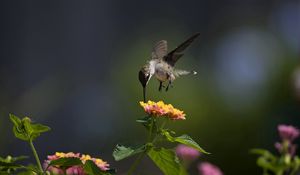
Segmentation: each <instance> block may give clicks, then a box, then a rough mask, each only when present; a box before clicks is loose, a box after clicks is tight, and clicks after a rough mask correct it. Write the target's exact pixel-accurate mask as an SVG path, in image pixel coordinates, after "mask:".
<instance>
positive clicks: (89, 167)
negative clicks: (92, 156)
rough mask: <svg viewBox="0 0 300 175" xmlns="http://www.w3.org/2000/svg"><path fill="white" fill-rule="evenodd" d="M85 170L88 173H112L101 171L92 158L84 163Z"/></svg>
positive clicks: (98, 174)
mask: <svg viewBox="0 0 300 175" xmlns="http://www.w3.org/2000/svg"><path fill="white" fill-rule="evenodd" d="M83 168H84V172H85V173H87V174H88V175H110V174H111V173H110V172H106V171H101V169H100V168H99V167H98V166H97V165H95V163H94V162H93V161H91V160H87V161H86V162H85V164H84V165H83Z"/></svg>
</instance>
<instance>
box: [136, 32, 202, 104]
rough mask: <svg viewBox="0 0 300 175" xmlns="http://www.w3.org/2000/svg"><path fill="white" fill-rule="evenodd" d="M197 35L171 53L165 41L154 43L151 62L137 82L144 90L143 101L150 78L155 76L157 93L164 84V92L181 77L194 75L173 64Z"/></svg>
mask: <svg viewBox="0 0 300 175" xmlns="http://www.w3.org/2000/svg"><path fill="white" fill-rule="evenodd" d="M198 35H199V34H198V33H197V34H195V35H193V36H192V37H190V38H189V39H188V40H186V41H185V42H183V43H182V44H181V45H179V46H178V47H177V48H175V49H174V50H172V51H171V52H169V53H168V52H167V41H165V40H161V41H159V42H157V43H156V45H155V46H154V48H153V51H152V54H151V60H150V61H148V62H147V64H145V65H144V66H143V67H142V69H141V70H140V72H139V80H140V82H141V84H142V86H143V88H144V101H146V100H145V92H146V91H145V90H146V85H147V84H148V82H149V80H150V78H151V77H152V76H153V75H155V77H156V79H157V80H158V81H159V82H160V85H159V91H161V89H162V87H163V83H164V82H168V84H167V87H166V91H168V89H169V86H170V85H171V84H172V82H173V81H174V80H175V79H176V77H179V76H181V75H188V74H196V72H195V71H185V70H178V69H175V68H174V66H175V63H176V62H177V60H178V59H179V58H180V57H182V56H183V53H182V52H183V50H184V49H185V48H187V47H188V46H189V45H190V44H191V43H192V42H193V40H194V39H195V38H196V37H198Z"/></svg>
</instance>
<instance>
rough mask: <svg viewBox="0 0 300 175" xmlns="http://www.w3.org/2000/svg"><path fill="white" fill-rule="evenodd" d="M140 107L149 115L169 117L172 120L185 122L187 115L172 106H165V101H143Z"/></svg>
mask: <svg viewBox="0 0 300 175" xmlns="http://www.w3.org/2000/svg"><path fill="white" fill-rule="evenodd" d="M140 105H141V106H142V107H143V108H144V110H145V112H146V113H147V114H149V115H152V116H155V117H168V118H170V119H171V120H185V113H184V112H183V111H181V110H179V109H176V108H174V107H173V105H171V104H165V103H164V102H163V101H159V102H154V101H150V100H149V101H148V102H147V103H145V102H142V101H141V102H140Z"/></svg>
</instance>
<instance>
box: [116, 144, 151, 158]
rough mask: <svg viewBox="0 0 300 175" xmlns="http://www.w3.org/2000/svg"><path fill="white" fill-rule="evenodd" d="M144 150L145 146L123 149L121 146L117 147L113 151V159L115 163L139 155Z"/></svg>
mask: <svg viewBox="0 0 300 175" xmlns="http://www.w3.org/2000/svg"><path fill="white" fill-rule="evenodd" d="M145 150H146V146H145V145H141V146H137V147H125V146H123V145H117V146H116V148H115V149H114V151H113V157H114V158H115V160H116V161H119V160H122V159H125V158H127V157H130V156H133V155H135V154H138V153H141V152H143V151H145Z"/></svg>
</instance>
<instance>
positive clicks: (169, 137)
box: [162, 130, 210, 154]
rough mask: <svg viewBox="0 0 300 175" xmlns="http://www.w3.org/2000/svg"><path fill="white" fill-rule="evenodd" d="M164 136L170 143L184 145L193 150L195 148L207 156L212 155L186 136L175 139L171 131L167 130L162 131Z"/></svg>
mask: <svg viewBox="0 0 300 175" xmlns="http://www.w3.org/2000/svg"><path fill="white" fill-rule="evenodd" d="M162 134H163V135H164V136H165V137H166V138H167V140H169V141H170V142H178V143H181V144H184V145H187V146H189V147H191V148H194V149H196V150H198V151H199V152H202V153H205V154H210V153H208V152H206V151H205V150H204V149H203V148H201V147H200V145H199V144H198V143H197V142H195V141H194V140H193V139H192V138H191V137H190V136H188V135H186V134H184V135H181V136H179V137H173V136H172V135H171V134H170V132H169V131H167V130H162Z"/></svg>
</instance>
